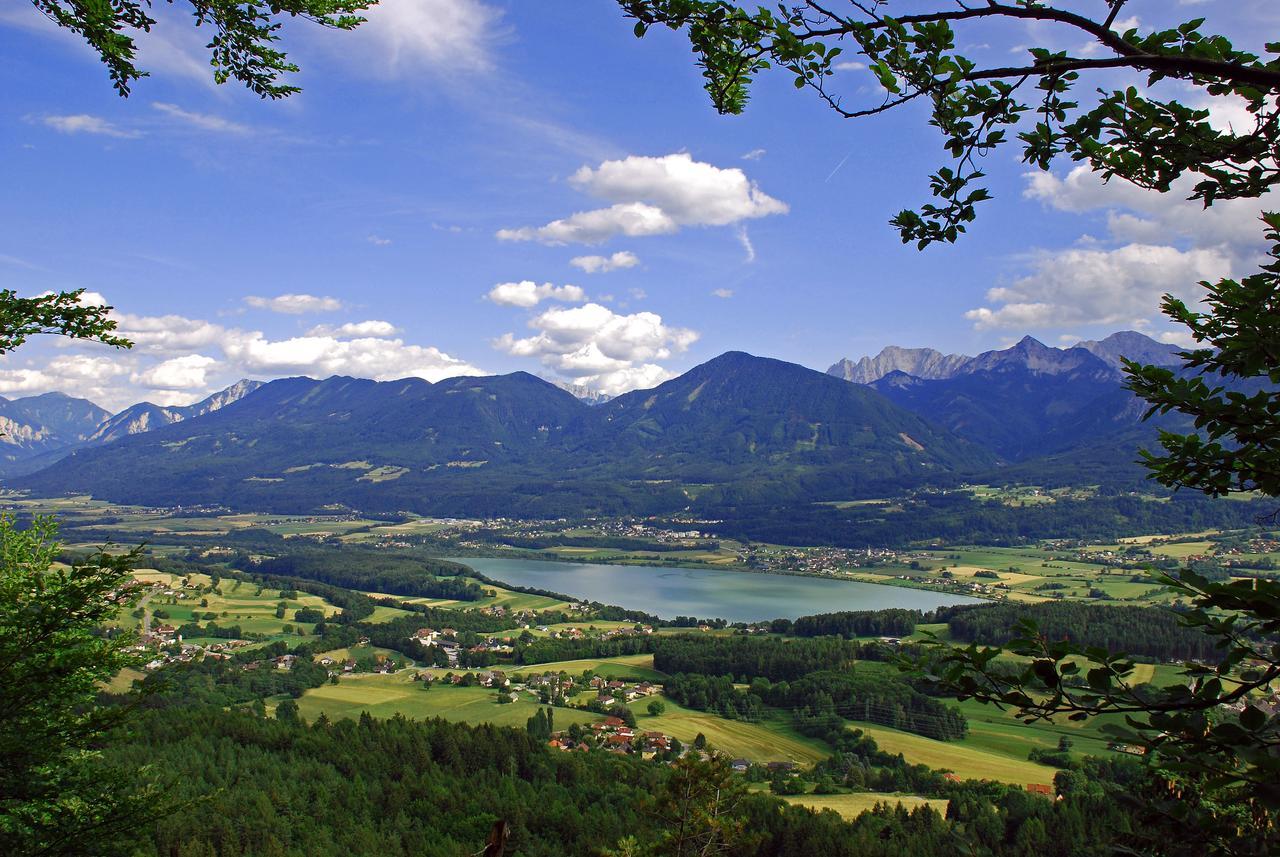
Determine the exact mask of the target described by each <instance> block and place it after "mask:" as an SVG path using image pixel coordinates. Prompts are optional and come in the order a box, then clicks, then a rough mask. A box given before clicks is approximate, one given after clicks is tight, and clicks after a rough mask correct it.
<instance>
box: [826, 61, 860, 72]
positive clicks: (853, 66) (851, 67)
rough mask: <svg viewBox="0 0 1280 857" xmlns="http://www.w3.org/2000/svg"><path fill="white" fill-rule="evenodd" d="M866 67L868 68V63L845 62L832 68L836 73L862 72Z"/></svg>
mask: <svg viewBox="0 0 1280 857" xmlns="http://www.w3.org/2000/svg"><path fill="white" fill-rule="evenodd" d="M866 67H867V64H866V63H864V62H858V61H857V60H847V61H845V62H838V63H836V64H835V65H834V66H832V68H834V69H835V70H836V71H862V70H864V69H865V68H866Z"/></svg>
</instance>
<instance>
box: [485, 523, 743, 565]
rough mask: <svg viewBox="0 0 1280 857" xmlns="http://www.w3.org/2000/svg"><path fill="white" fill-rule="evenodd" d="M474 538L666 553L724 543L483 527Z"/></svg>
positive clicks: (533, 547) (713, 547)
mask: <svg viewBox="0 0 1280 857" xmlns="http://www.w3.org/2000/svg"><path fill="white" fill-rule="evenodd" d="M470 538H473V539H475V540H476V541H481V542H485V543H488V544H497V545H510V546H511V547H513V548H526V549H528V550H547V549H548V548H556V547H577V548H604V549H607V550H624V551H645V552H653V553H664V552H667V551H683V550H704V551H714V550H718V549H719V548H720V543H719V542H715V541H710V542H697V543H695V544H692V545H688V544H671V543H665V542H654V541H649V540H648V539H636V538H629V537H627V536H564V535H546V536H523V535H509V534H505V533H501V532H495V531H493V530H480V531H479V532H477V533H474V534H471V535H470ZM560 559H563V557H560Z"/></svg>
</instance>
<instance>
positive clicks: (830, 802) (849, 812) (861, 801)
mask: <svg viewBox="0 0 1280 857" xmlns="http://www.w3.org/2000/svg"><path fill="white" fill-rule="evenodd" d="M782 799H783V800H785V801H786V802H787V803H790V804H795V805H796V806H807V807H808V808H809V809H813V810H817V811H819V812H821V811H822V810H824V809H829V810H831V811H833V812H837V813H839V814H840V816H841V817H842V818H845V819H850V820H852V819H854V818H857V817H858V816H859V815H862V813H864V812H866V811H867V810H869V809H873V808H875V806H876V805H877V804H889V805H890V806H894V805H897V804H901V805H902V806H903V807H905V808H906V809H908V810H912V809H915V808H916V807H918V806H925V805H928V806H931V807H933V808H934V810H936V811H937V812H938V813H939V814H940V815H943V816H945V815H946V814H947V804H949V803H950V801H948V800H946V799H945V798H927V797H921V796H920V795H905V794H886V793H884V792H852V793H850V794H845V795H812V794H810V795H785V796H783V798H782Z"/></svg>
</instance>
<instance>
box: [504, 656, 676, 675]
mask: <svg viewBox="0 0 1280 857" xmlns="http://www.w3.org/2000/svg"><path fill="white" fill-rule="evenodd" d="M502 669H505V670H506V671H507V672H509V673H510V672H516V673H526V674H532V673H547V672H556V673H558V672H565V673H568V674H569V675H573V676H576V675H580V674H582V673H583V672H586V671H587V670H592V671H594V672H595V673H596V674H597V675H602V676H604V677H605V678H616V679H624V678H633V679H636V680H637V681H661V680H662V679H663V678H665V675H664V674H663V673H660V672H658V671H657V670H655V669H654V668H653V655H621V656H619V657H616V658H583V659H581V660H576V661H552V662H551V663H546V664H524V665H521V666H518V667H502Z"/></svg>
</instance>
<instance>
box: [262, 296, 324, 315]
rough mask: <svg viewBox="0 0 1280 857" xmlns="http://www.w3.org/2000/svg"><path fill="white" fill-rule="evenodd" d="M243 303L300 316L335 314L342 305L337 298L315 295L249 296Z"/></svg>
mask: <svg viewBox="0 0 1280 857" xmlns="http://www.w3.org/2000/svg"><path fill="white" fill-rule="evenodd" d="M244 302H245V303H247V304H248V305H249V306H251V307H254V308H256V309H265V310H270V311H271V312H279V313H285V314H286V315H302V314H303V313H311V312H337V311H338V310H340V309H342V307H343V303H342V301H340V300H338V299H337V298H330V297H319V296H316V295H277V296H276V297H274V298H264V297H258V296H257V295H250V296H249V297H247V298H245V299H244Z"/></svg>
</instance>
